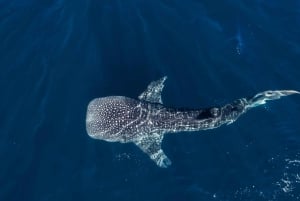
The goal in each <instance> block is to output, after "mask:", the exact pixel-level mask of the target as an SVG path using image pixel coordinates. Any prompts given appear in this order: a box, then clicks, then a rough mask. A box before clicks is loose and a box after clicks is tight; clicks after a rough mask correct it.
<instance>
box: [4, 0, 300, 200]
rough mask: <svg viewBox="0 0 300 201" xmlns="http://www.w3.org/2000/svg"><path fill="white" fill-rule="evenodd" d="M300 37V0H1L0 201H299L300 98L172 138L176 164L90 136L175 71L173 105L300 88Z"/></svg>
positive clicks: (166, 96)
mask: <svg viewBox="0 0 300 201" xmlns="http://www.w3.org/2000/svg"><path fill="white" fill-rule="evenodd" d="M299 36H300V2H299V1H297V0H289V1H280V0H272V1H271V0H265V1H263V0H223V1H212V0H185V1H180V0H173V1H170V0H151V1H150V0H126V1H125V0H102V1H96V0H84V1H83V0H74V1H64V0H52V1H50V0H26V1H25V0H0V93H1V99H0V114H1V115H0V161H1V164H0V200H1V201H19V200H24V201H27V200H28V201H52V200H53V201H54V200H55V201H57V200H63V201H68V200H70V201H71V200H72V201H73V200H85V201H90V200H91V201H94V200H101V201H113V200H122V201H123V200H124V201H127V200H128V201H129V200H130V201H134V200H143V201H153V200H155V201H162V200H164V201H200V200H205V201H210V200H218V201H227V200H228V201H232V200H259V201H260V200H262V201H269V200H274V201H275V200H300V145H299V143H300V121H299V113H300V97H299V96H290V97H287V98H283V99H281V100H278V101H274V102H270V103H269V104H267V105H266V106H265V107H264V106H261V107H258V108H255V109H253V110H251V111H249V112H248V113H247V114H245V115H243V116H242V117H241V118H240V119H238V120H237V121H236V122H235V123H233V124H231V125H229V126H223V127H220V128H218V129H214V130H209V131H201V132H195V133H178V134H170V135H168V136H166V137H165V139H164V141H163V149H164V150H165V152H166V154H167V155H168V156H169V157H170V159H171V160H172V162H173V164H172V166H171V167H170V168H167V169H161V168H158V167H157V166H156V165H155V164H154V163H153V162H152V161H151V160H150V159H149V158H148V157H147V156H146V155H145V154H144V153H142V152H141V151H140V150H139V149H138V148H137V147H136V146H134V145H133V144H119V143H108V142H104V141H100V140H93V139H91V138H90V137H89V136H88V135H87V133H86V130H85V115H86V107H87V104H88V102H89V101H90V100H92V99H93V98H96V97H102V96H109V95H124V96H128V97H137V96H138V95H139V94H140V93H141V92H142V91H143V90H144V89H145V88H146V87H147V85H148V83H149V82H151V81H153V80H156V79H158V78H160V77H162V76H164V75H167V76H168V80H167V81H166V87H165V90H164V92H163V100H164V103H165V104H166V105H167V106H176V107H189V108H197V107H198V108H199V107H206V106H212V105H221V104H225V103H227V102H231V101H232V100H234V99H237V98H241V97H245V96H249V95H254V94H256V93H258V92H260V91H264V90H268V89H295V90H300V37H299Z"/></svg>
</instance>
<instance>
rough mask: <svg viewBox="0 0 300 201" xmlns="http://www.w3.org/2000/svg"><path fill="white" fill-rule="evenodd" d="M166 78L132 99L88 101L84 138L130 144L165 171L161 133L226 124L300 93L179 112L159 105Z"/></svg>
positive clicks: (266, 95) (275, 94) (263, 94)
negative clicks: (86, 134) (85, 135)
mask: <svg viewBox="0 0 300 201" xmlns="http://www.w3.org/2000/svg"><path fill="white" fill-rule="evenodd" d="M166 79H167V77H166V76H165V77H162V78H160V79H159V80H156V81H153V82H151V83H150V84H149V85H148V87H147V89H146V90H145V91H144V92H143V93H142V94H140V96H139V97H138V98H136V99H134V98H129V97H125V96H108V97H102V98H95V99H93V100H92V101H90V103H89V104H88V107H87V114H86V130H87V133H88V135H89V136H90V137H91V138H94V139H98V140H105V141H108V142H121V143H134V144H135V145H136V146H138V147H139V148H140V149H141V150H142V151H143V152H144V153H146V154H147V155H148V156H149V157H150V158H151V160H153V161H154V162H155V163H156V164H157V165H158V166H159V167H162V168H166V167H168V166H170V165H171V160H170V159H169V158H168V157H167V155H166V154H165V153H164V151H163V149H162V147H161V144H162V140H163V138H164V135H165V134H167V133H177V132H184V131H199V130H207V129H214V128H217V127H220V126H221V125H228V124H231V123H233V122H234V121H236V120H237V119H238V118H239V117H240V116H241V115H242V114H244V113H245V112H247V111H248V110H249V109H251V108H254V107H257V106H259V105H263V104H265V103H266V102H267V101H269V100H275V99H279V98H281V97H283V96H288V95H292V94H300V92H299V91H295V90H274V91H272V90H269V91H264V92H261V93H258V94H256V95H254V96H251V97H246V98H240V99H237V100H234V101H233V102H231V103H228V104H225V105H223V106H214V107H209V108H204V109H180V108H172V107H166V106H164V105H163V101H162V98H161V94H162V91H163V88H164V83H165V81H166Z"/></svg>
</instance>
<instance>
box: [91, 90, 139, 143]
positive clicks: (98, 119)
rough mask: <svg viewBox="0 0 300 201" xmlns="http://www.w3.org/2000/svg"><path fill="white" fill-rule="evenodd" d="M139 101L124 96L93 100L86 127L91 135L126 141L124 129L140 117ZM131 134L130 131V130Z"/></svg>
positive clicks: (109, 139)
mask: <svg viewBox="0 0 300 201" xmlns="http://www.w3.org/2000/svg"><path fill="white" fill-rule="evenodd" d="M138 104H139V101H136V100H134V99H130V98H126V97H123V96H110V97H105V98H96V99H94V100H92V101H91V102H90V103H89V105H88V109H87V116H86V129H87V133H88V135H89V136H90V137H92V138H96V139H101V140H106V141H111V142H113V141H125V140H126V137H128V136H125V135H124V131H126V129H128V128H129V125H130V124H131V122H134V121H135V120H136V119H137V118H139V114H140V112H139V108H138ZM128 134H130V131H128Z"/></svg>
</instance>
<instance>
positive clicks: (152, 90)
mask: <svg viewBox="0 0 300 201" xmlns="http://www.w3.org/2000/svg"><path fill="white" fill-rule="evenodd" d="M166 79H167V76H164V77H162V78H160V79H159V80H156V81H153V82H151V83H150V84H149V85H148V87H147V89H146V90H145V91H144V92H143V93H142V94H141V95H139V99H140V100H144V101H149V102H152V103H160V104H162V99H161V92H162V90H163V88H164V82H165V81H166Z"/></svg>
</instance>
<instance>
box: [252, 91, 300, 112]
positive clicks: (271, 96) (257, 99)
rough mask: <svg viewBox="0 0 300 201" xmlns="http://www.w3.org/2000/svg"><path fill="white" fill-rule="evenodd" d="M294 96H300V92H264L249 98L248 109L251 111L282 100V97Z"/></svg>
mask: <svg viewBox="0 0 300 201" xmlns="http://www.w3.org/2000/svg"><path fill="white" fill-rule="evenodd" d="M293 94H300V92H299V91H295V90H276V91H264V92H261V93H258V94H256V95H255V96H253V97H251V98H248V99H247V101H248V105H247V106H246V107H247V108H249V109H250V108H252V107H256V106H259V105H263V104H265V103H266V101H269V100H276V99H280V98H281V97H282V96H289V95H293Z"/></svg>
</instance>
